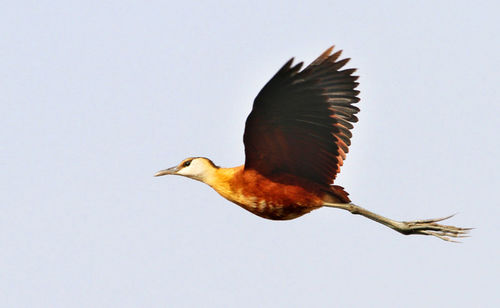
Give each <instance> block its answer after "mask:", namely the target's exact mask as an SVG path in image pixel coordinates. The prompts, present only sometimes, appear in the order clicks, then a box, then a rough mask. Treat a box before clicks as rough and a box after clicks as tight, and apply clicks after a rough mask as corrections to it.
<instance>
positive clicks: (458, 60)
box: [0, 1, 500, 307]
mask: <svg viewBox="0 0 500 308" xmlns="http://www.w3.org/2000/svg"><path fill="white" fill-rule="evenodd" d="M416 3H417V2H416V1H376V2H375V1H307V2H306V1H304V2H297V1H265V2H264V1H262V2H258V3H255V2H254V1H248V2H243V1H240V2H235V1H217V2H208V1H205V2H203V4H200V3H194V2H193V3H190V4H189V3H182V2H180V1H175V2H174V1H171V2H170V1H105V2H103V1H4V2H3V3H2V4H1V5H0V68H1V69H0V93H1V95H0V102H1V105H0V108H1V109H0V118H1V122H0V123H1V132H2V133H1V134H0V136H1V143H0V144H1V151H0V167H1V172H0V174H1V178H0V187H1V194H0V206H1V215H0V306H1V307H500V296H499V295H498V285H499V277H500V261H499V260H500V244H499V243H500V241H499V235H500V234H499V231H498V230H499V227H498V226H499V223H498V219H499V217H500V202H499V201H498V198H496V195H497V193H498V191H499V187H500V175H499V174H500V164H499V157H500V143H499V137H498V134H499V132H500V120H499V114H500V103H499V97H500V93H499V90H498V89H499V87H498V82H499V80H500V78H499V77H500V75H499V71H500V61H499V58H500V57H499V55H500V41H499V38H498V29H499V21H498V12H499V11H500V6H499V5H498V4H497V2H495V1H476V2H471V1H421V2H419V3H420V4H416ZM332 44H335V45H336V46H337V49H343V50H344V54H343V55H344V56H346V57H350V58H352V60H351V62H350V63H349V64H348V66H349V67H355V68H358V75H359V76H360V82H361V85H360V86H359V90H360V91H361V95H360V97H361V102H360V103H359V105H358V106H359V107H360V108H361V113H360V114H359V119H360V121H359V123H357V124H356V125H355V128H354V130H353V139H352V146H351V147H350V153H349V154H348V157H347V160H346V161H345V164H344V166H343V168H342V172H341V175H340V176H339V177H338V179H337V181H336V184H338V185H342V186H344V187H345V189H346V190H347V191H348V192H349V193H350V197H351V199H352V200H353V202H354V203H356V204H359V205H361V206H363V207H366V208H368V209H370V210H373V211H375V212H377V213H380V214H383V215H386V216H388V217H391V218H393V219H399V220H415V219H423V218H433V217H440V216H445V215H448V214H453V213H458V214H457V216H455V217H454V218H452V219H450V220H449V221H448V223H450V224H453V225H458V226H464V227H475V228H477V229H475V230H473V232H472V234H471V235H472V237H471V238H468V239H465V240H464V241H463V243H461V244H453V243H447V242H444V241H441V240H439V239H436V238H430V237H423V236H403V235H400V234H398V233H396V232H394V231H392V230H390V229H389V228H386V227H384V226H382V225H380V224H376V223H374V222H372V221H369V220H367V219H365V218H362V217H358V216H353V215H351V214H349V213H347V212H343V211H340V210H336V209H329V208H325V209H319V210H316V211H313V212H312V213H310V214H308V215H305V216H303V217H301V218H298V219H296V220H293V221H270V220H264V219H262V218H259V217H257V216H255V215H252V214H250V213H248V212H246V211H245V210H243V209H241V208H239V207H238V206H237V205H235V204H232V203H230V202H229V201H227V200H225V199H223V198H222V197H220V196H219V195H217V193H215V192H214V191H212V190H211V189H210V188H209V187H208V186H206V185H204V184H202V183H199V182H195V181H192V180H188V179H185V178H181V177H161V178H154V177H153V174H154V173H155V172H156V171H158V170H160V169H164V168H166V167H171V166H173V165H175V164H177V163H178V162H179V161H180V160H182V159H183V158H185V157H189V156H206V157H209V158H211V159H212V160H213V161H214V162H215V163H216V164H217V165H220V166H226V167H230V166H236V165H240V164H242V163H243V162H244V147H243V141H242V139H243V129H244V122H245V119H246V116H247V115H248V113H249V112H250V110H251V106H252V102H253V99H254V97H255V95H256V94H257V93H258V91H259V90H260V88H261V87H262V86H263V85H264V84H265V83H266V82H267V81H268V80H269V79H270V78H271V77H272V75H273V74H274V73H275V72H276V71H277V70H278V69H279V68H280V67H281V66H282V65H283V64H284V63H285V62H286V61H287V60H288V59H289V58H291V57H295V58H296V60H299V61H305V62H306V64H307V63H309V62H311V61H312V60H314V58H315V57H317V56H318V55H319V54H320V53H321V52H323V51H324V50H325V49H326V48H328V47H329V46H330V45H332Z"/></svg>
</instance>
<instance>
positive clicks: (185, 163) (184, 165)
mask: <svg viewBox="0 0 500 308" xmlns="http://www.w3.org/2000/svg"><path fill="white" fill-rule="evenodd" d="M189 165H191V161H190V160H188V161H187V162H184V163H183V164H182V166H183V167H189Z"/></svg>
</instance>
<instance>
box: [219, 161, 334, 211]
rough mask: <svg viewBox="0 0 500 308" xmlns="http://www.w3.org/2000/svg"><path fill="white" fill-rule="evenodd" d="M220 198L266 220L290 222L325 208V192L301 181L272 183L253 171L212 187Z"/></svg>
mask: <svg viewBox="0 0 500 308" xmlns="http://www.w3.org/2000/svg"><path fill="white" fill-rule="evenodd" d="M211 186H212V187H213V188H214V189H215V190H216V191H217V192H218V193H219V194H220V195H222V196H223V197H224V198H226V199H228V200H229V201H232V202H234V203H236V204H238V205H240V206H241V207H242V208H244V209H246V210H248V211H250V212H252V213H254V214H256V215H258V216H260V217H263V218H267V219H273V220H288V219H294V218H297V217H299V216H302V215H304V214H306V213H309V212H310V211H312V210H314V209H317V208H319V207H321V206H322V204H323V200H322V199H323V195H324V194H325V192H324V191H322V190H321V189H319V188H318V187H315V185H314V184H312V183H308V182H306V181H303V180H300V179H293V178H286V179H283V178H276V179H269V178H266V177H264V176H262V175H260V174H259V173H257V172H255V171H252V170H250V171H249V170H243V169H241V171H240V172H235V174H234V175H232V176H230V177H227V178H225V180H224V181H219V183H217V184H216V185H211Z"/></svg>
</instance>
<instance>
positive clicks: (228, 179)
mask: <svg viewBox="0 0 500 308" xmlns="http://www.w3.org/2000/svg"><path fill="white" fill-rule="evenodd" d="M243 167H244V166H238V167H233V168H214V169H213V170H211V172H210V173H209V174H207V176H206V177H205V178H204V179H203V182H204V183H205V184H207V185H209V186H210V187H212V188H213V189H214V190H215V191H217V192H218V193H219V194H220V195H222V196H223V197H225V198H228V199H230V198H229V196H231V195H233V194H234V191H233V190H234V187H233V186H234V185H233V182H234V179H235V178H236V177H237V176H238V174H240V173H241V172H243Z"/></svg>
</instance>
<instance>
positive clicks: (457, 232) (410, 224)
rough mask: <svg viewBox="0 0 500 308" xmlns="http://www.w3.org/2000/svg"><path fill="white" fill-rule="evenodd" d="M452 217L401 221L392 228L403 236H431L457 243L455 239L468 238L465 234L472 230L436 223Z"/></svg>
mask: <svg viewBox="0 0 500 308" xmlns="http://www.w3.org/2000/svg"><path fill="white" fill-rule="evenodd" d="M453 216H454V215H450V216H447V217H443V218H436V219H425V220H416V221H401V222H399V223H398V224H397V225H396V227H395V228H394V229H395V230H396V231H398V232H400V233H402V234H405V235H410V234H423V235H432V236H435V237H438V238H440V239H442V240H445V241H449V242H458V241H456V240H455V239H457V238H464V237H468V235H467V233H468V232H469V230H471V229H472V228H459V227H454V226H447V225H440V224H438V223H437V222H439V221H443V220H445V219H448V218H450V217H453Z"/></svg>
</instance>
